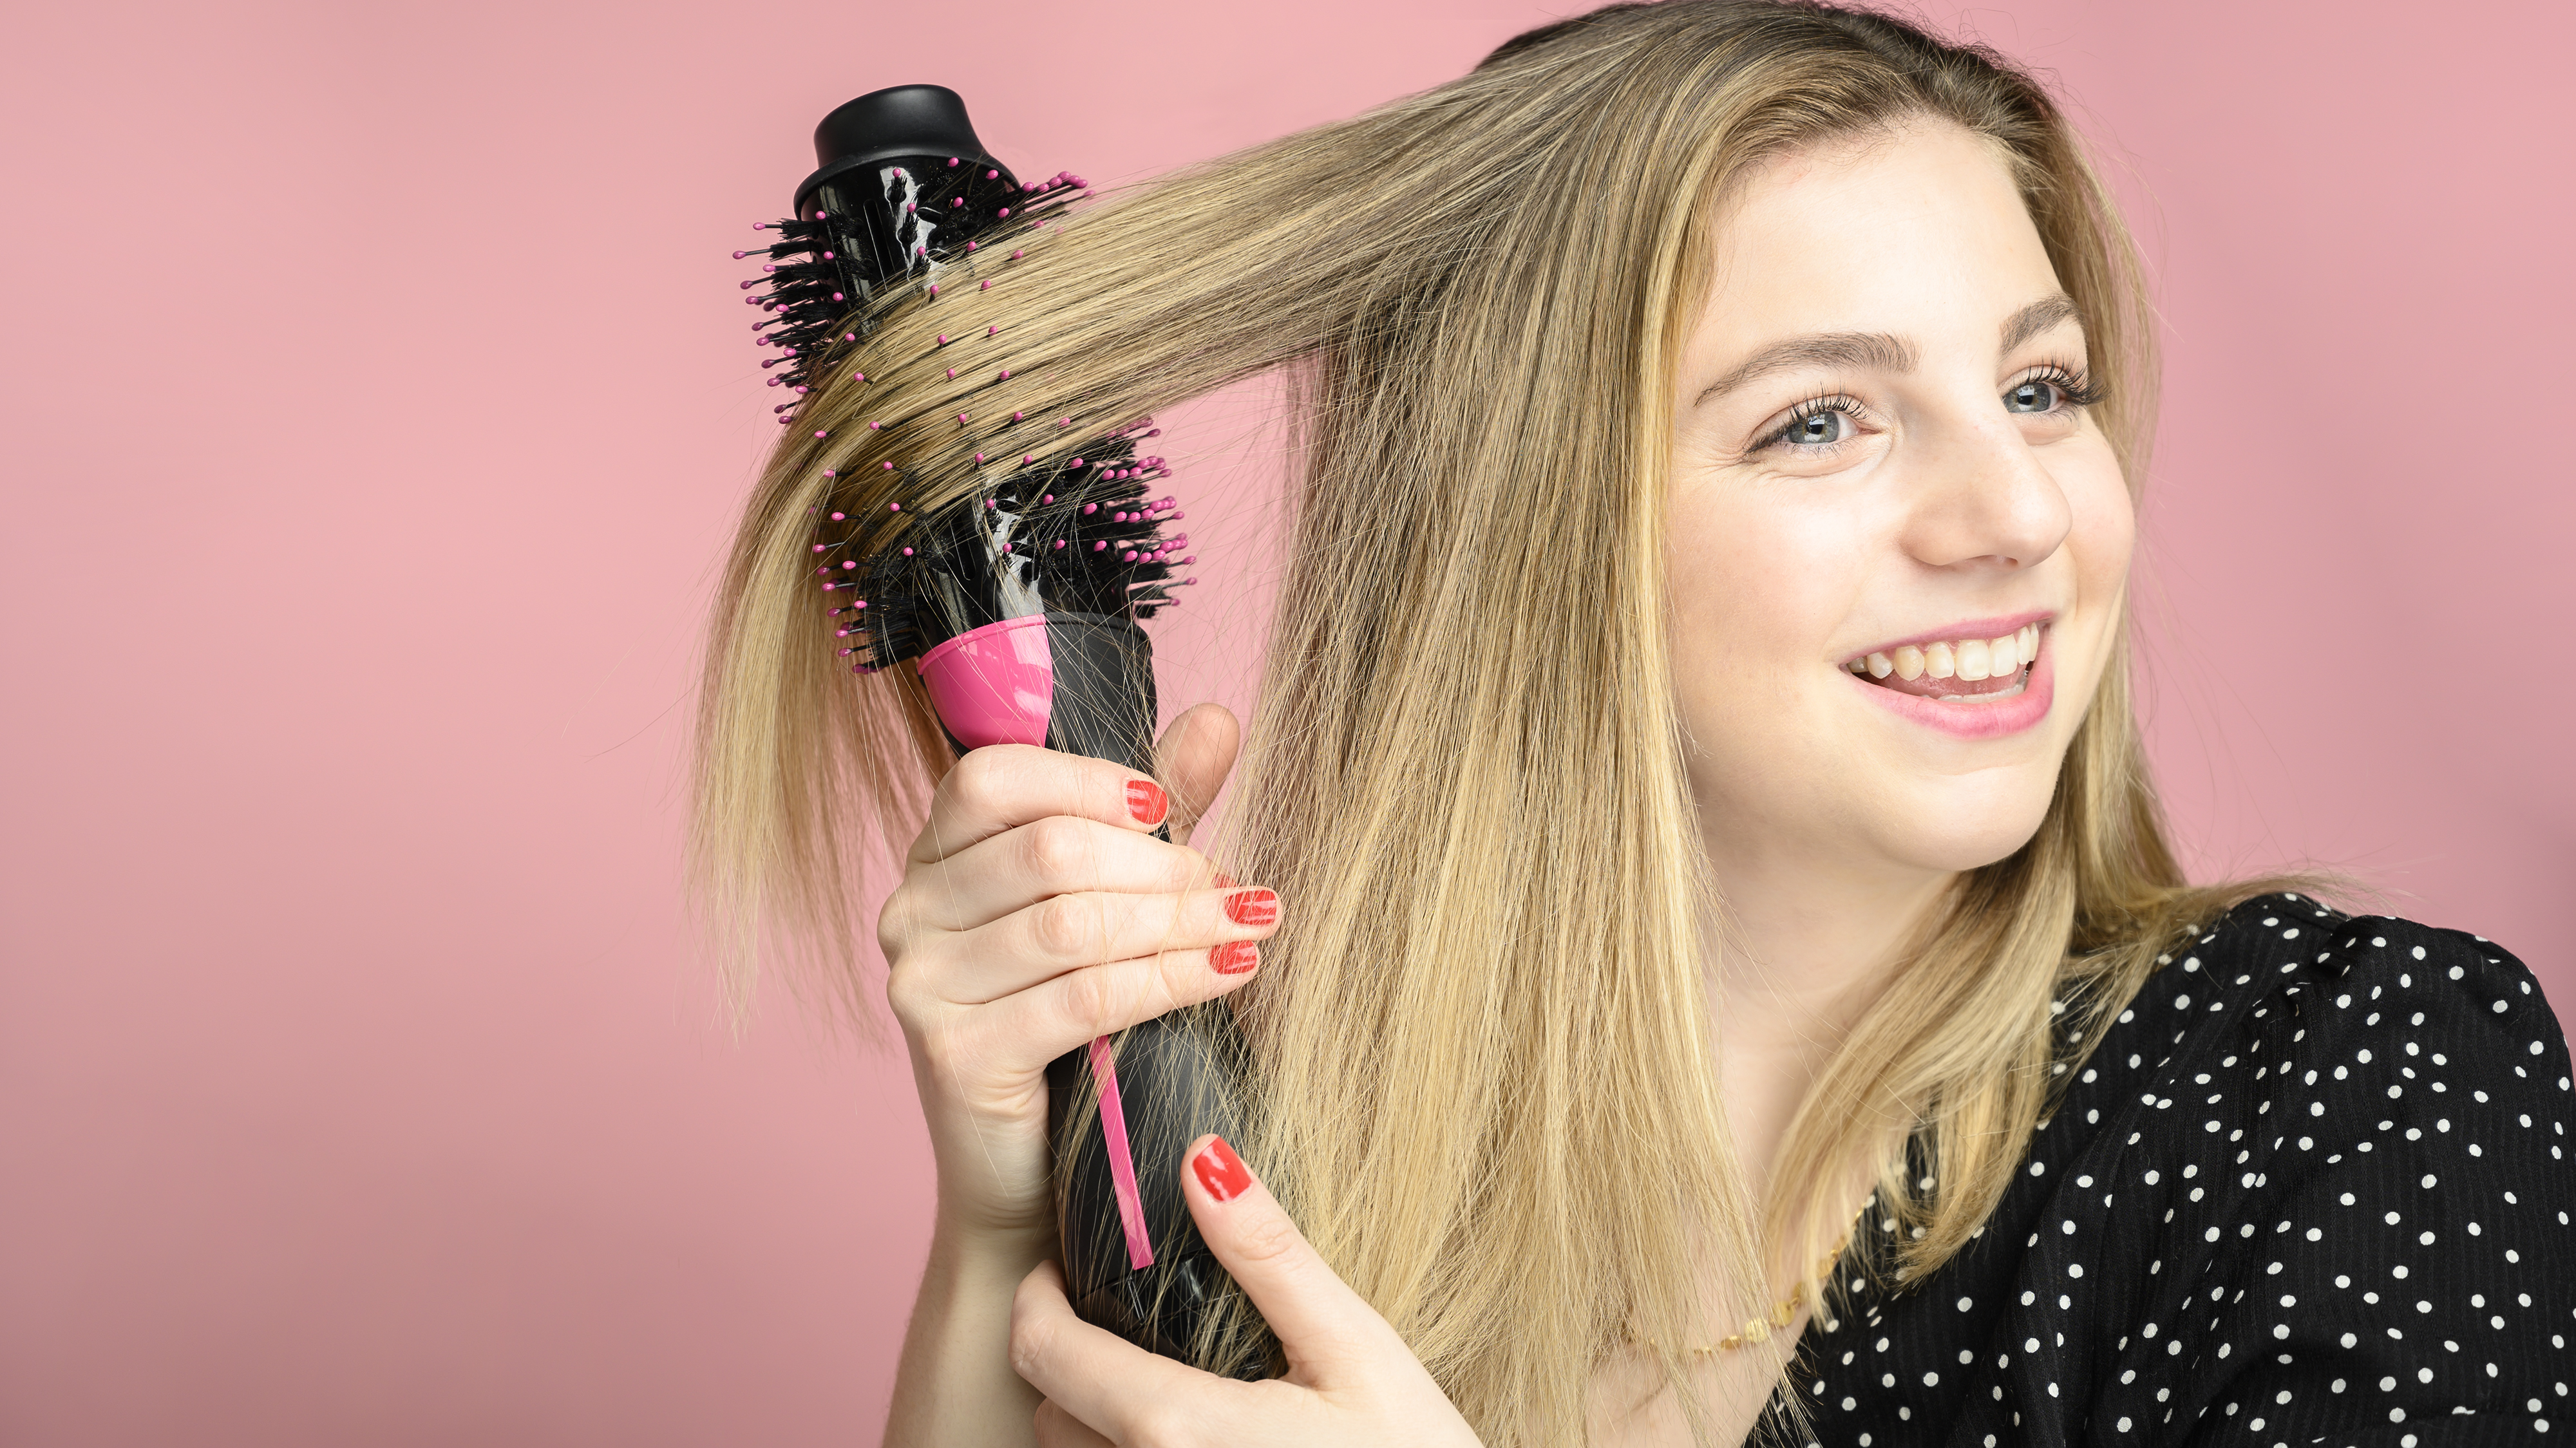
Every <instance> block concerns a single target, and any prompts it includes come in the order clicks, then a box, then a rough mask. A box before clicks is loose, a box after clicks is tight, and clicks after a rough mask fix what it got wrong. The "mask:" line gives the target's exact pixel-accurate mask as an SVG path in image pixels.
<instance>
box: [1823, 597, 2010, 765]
mask: <svg viewBox="0 0 2576 1448" xmlns="http://www.w3.org/2000/svg"><path fill="white" fill-rule="evenodd" d="M2046 617H2048V615H2046V614H2032V615H2029V616H2027V617H2025V618H2024V619H2023V620H2022V622H2023V623H2033V622H2037V621H2039V620H2041V619H2045V618H2046ZM2019 627H2021V624H2017V623H2013V622H2010V621H2009V620H2007V621H2003V622H2000V623H1998V622H1995V621H1992V620H1984V619H1981V620H1978V621H1976V622H1974V623H1971V624H1969V625H1967V632H1965V633H1955V634H1926V635H1924V638H1925V639H1926V640H1928V641H1938V640H1941V639H1955V638H1995V637H2000V636H2001V635H2003V634H2006V633H2009V632H2011V631H2012V630H2013V629H2016V628H2019ZM1982 628H1992V629H1993V630H1994V632H1993V633H1991V634H1980V633H1978V632H1977V630H1978V629H1982ZM1909 642H1911V641H1910V640H1909ZM1886 647H1887V648H1891V649H1894V648H1903V647H1904V645H1903V644H1889V645H1887V646H1886ZM1873 652H1881V650H1873ZM1843 681H1844V682H1845V683H1847V684H1849V685H1850V686H1851V687H1853V688H1855V689H1858V690H1860V691H1861V692H1862V693H1864V694H1867V695H1869V696H1870V697H1871V698H1873V699H1876V700H1877V701H1878V702H1879V703H1880V704H1882V705H1884V706H1886V707H1887V708H1889V709H1893V710H1895V711H1896V713H1897V714H1899V715H1900V716H1902V717H1904V718H1907V719H1911V720H1913V721H1914V722H1915V723H1917V724H1921V725H1923V726H1924V727H1926V728H1930V729H1938V730H1940V731H1941V732H1942V733H1944V734H1947V735H1950V736H1952V737H1953V738H1957V739H2001V738H2003V737H2004V736H2005V735H2007V734H2019V733H2020V732H2022V731H2023V730H2025V729H2028V728H2031V727H2033V726H2035V725H2037V724H2038V723H2039V721H2040V720H2042V719H2045V718H2047V717H2048V707H2049V705H2051V704H2053V703H2055V702H2056V700H2057V650H2055V649H2053V648H2051V647H2049V636H2048V635H2047V634H2046V633H2042V634H2041V635H2040V636H2039V657H2038V658H2035V659H2033V660H2031V661H2030V678H2029V679H2028V680H2026V681H2024V682H2023V684H2022V686H2021V692H2020V693H2018V694H2015V695H2013V696H2012V697H2010V698H2007V699H1997V700H1996V701H1994V702H1993V703H1991V704H1945V703H1943V702H1942V701H1940V700H1938V699H1924V698H1919V697H1917V696H1915V695H1913V694H1900V693H1898V692H1896V691H1895V690H1894V689H1886V688H1881V687H1879V686H1878V685H1877V684H1874V683H1871V682H1870V681H1869V680H1867V679H1864V678H1862V677H1860V676H1859V675H1857V674H1853V673H1850V672H1845V673H1844V674H1843Z"/></svg>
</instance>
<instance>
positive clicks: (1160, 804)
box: [1127, 779, 1172, 825]
mask: <svg viewBox="0 0 2576 1448" xmlns="http://www.w3.org/2000/svg"><path fill="white" fill-rule="evenodd" d="M1127 812H1128V813H1129V814H1131V815H1134V816H1135V817H1136V818H1137V819H1139V820H1141V821H1143V822H1144V823H1146V824H1149V825H1158V824H1161V823H1162V822H1163V816H1165V815H1167V814H1170V813H1171V812H1172V802H1171V801H1170V800H1169V799H1167V798H1165V797H1164V795H1163V787H1162V786H1161V785H1159V784H1156V783H1155V782H1154V781H1152V780H1150V779H1131V780H1129V781H1127Z"/></svg>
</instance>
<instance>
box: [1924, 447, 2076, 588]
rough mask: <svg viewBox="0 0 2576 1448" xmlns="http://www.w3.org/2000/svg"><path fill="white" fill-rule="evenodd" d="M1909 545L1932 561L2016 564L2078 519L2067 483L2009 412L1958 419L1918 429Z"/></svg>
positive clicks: (2043, 552) (2046, 547) (2053, 547)
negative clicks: (2068, 498) (2052, 473)
mask: <svg viewBox="0 0 2576 1448" xmlns="http://www.w3.org/2000/svg"><path fill="white" fill-rule="evenodd" d="M1915 461H1916V467H1915V468H1914V469H1911V470H1909V471H1911V472H1912V473H1913V474H1914V476H1913V478H1912V479H1911V486H1910V487H1909V488H1908V489H1907V491H1908V494H1909V495H1910V501H1911V504H1912V507H1911V510H1910V516H1909V517H1908V518H1907V520H1906V528H1905V544H1906V551H1907V552H1909V553H1911V554H1913V555H1914V557H1916V558H1917V559H1919V560H1921V561H1922V562H1923V563H1925V564H1926V565H1928V566H1930V567H1934V568H1971V569H1973V568H1994V569H2002V570H2019V569H2023V568H2028V567H2031V566H2032V565H2034V564H2036V563H2038V562H2040V561H2041V560H2042V559H2044V558H2047V557H2048V556H2049V555H2051V554H2053V553H2055V552H2056V551H2057V549H2058V547H2059V545H2060V544H2062V543H2064V542H2065V541H2066V533H2067V530H2068V529H2069V528H2070V527H2072V526H2073V524H2074V510H2073V509H2072V508H2071V507H2069V506H2068V504H2067V501H2066V493H2065V490H2064V489H2062V488H2060V487H2059V486H2058V485H2057V480H2056V479H2055V478H2053V477H2051V476H2050V475H2049V472H2048V469H2047V468H2046V467H2045V466H2043V465H2042V464H2041V462H2040V460H2039V457H2038V455H2037V454H2036V453H2035V452H2033V451H2032V449H2031V446H2030V444H2029V443H2028V442H2027V441H2026V440H2024V439H2023V437H2022V435H2021V430H2020V429H2019V428H2018V427H2016V426H2014V425H2013V423H2012V421H2011V419H2010V418H2008V417H2005V416H2002V415H2000V414H1998V415H1995V416H1992V417H1982V418H1974V419H1967V418H1962V419H1959V420H1958V421H1957V422H1956V423H1954V424H1951V425H1944V426H1938V427H1936V428H1934V429H1932V430H1931V431H1930V432H1929V433H1928V435H1927V434H1918V435H1917V450H1916V458H1915Z"/></svg>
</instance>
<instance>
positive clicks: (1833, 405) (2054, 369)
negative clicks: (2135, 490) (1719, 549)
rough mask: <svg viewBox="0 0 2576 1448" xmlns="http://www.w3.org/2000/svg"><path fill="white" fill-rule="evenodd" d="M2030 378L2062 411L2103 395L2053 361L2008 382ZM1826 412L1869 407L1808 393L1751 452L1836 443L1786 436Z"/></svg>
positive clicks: (1853, 412)
mask: <svg viewBox="0 0 2576 1448" xmlns="http://www.w3.org/2000/svg"><path fill="white" fill-rule="evenodd" d="M2033 382H2045V383H2047V384H2049V385H2050V386H2052V387H2054V388H2056V389H2057V391H2058V395H2059V398H2060V399H2061V400H2062V401H2063V402H2064V404H2065V408H2064V410H2066V411H2074V410H2077V409H2081V408H2086V407H2091V406H2093V405H2095V404H2097V403H2099V402H2100V401H2101V400H2102V398H2103V396H2104V392H2103V389H2102V388H2101V387H2100V386H2098V385H2097V384H2095V382H2094V381H2093V379H2092V377H2091V375H2090V374H2088V373H2085V372H2082V371H2078V370H2076V369H2074V368H2071V367H2062V366H2059V365H2058V364H2057V363H2054V362H2048V363H2043V364H2041V365H2040V366H2038V367H2036V368H2033V369H2032V370H2031V371H2029V372H2027V373H2024V374H2023V375H2022V376H2021V377H2019V378H2017V379H2015V380H2014V382H2013V384H2012V385H2013V387H2021V386H2025V385H2027V384H2029V383H2033ZM2004 390H2005V391H2007V392H2009V391H2011V390H2012V388H2010V387H2008V388H2006V389H2004ZM1828 412H1839V413H1841V414H1843V415H1844V416H1846V417H1850V418H1854V419H1858V418H1864V417H1867V416H1868V415H1869V408H1868V406H1867V405H1866V404H1865V403H1863V402H1862V401H1861V400H1860V399H1859V398H1857V397H1854V396H1852V395H1851V394H1850V393H1847V392H1832V393H1827V394H1826V395H1824V396H1822V397H1810V398H1808V399H1807V400H1806V401H1804V402H1801V403H1799V404H1798V405H1797V406H1795V407H1792V408H1790V409H1789V416H1788V419H1787V420H1786V421H1784V422H1782V423H1781V424H1780V425H1779V426H1778V427H1776V428H1774V429H1772V430H1771V432H1770V434H1769V435H1768V436H1766V437H1764V438H1763V439H1762V440H1761V441H1759V442H1757V443H1755V444H1754V445H1753V449H1752V450H1753V452H1757V453H1759V452H1767V451H1769V450H1770V449H1772V448H1775V447H1781V446H1788V447H1802V446H1803V447H1834V446H1837V445H1838V444H1836V443H1803V444H1802V443H1797V442H1792V441H1791V440H1790V434H1792V433H1794V432H1796V431H1797V430H1798V429H1799V427H1800V426H1802V425H1803V424H1805V423H1806V422H1808V421H1809V420H1810V419H1813V418H1817V417H1821V416H1823V415H1824V414H1826V413H1828Z"/></svg>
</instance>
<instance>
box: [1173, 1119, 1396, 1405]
mask: <svg viewBox="0 0 2576 1448" xmlns="http://www.w3.org/2000/svg"><path fill="white" fill-rule="evenodd" d="M1181 1192H1182V1194H1183V1195H1184V1196H1186V1197H1187V1198H1188V1199H1189V1204H1190V1215H1191V1216H1193V1217H1195V1218H1197V1219H1198V1224H1199V1235H1200V1236H1201V1237H1202V1238H1204V1239H1206V1241H1207V1244H1208V1248H1209V1250H1211V1251H1213V1252H1215V1253H1216V1259H1217V1261H1219V1262H1221V1263H1224V1264H1225V1270H1226V1271H1227V1272H1229V1273H1231V1274H1233V1276H1234V1280H1235V1282H1236V1284H1237V1285H1238V1286H1240V1287H1242V1288H1243V1291H1244V1295H1245V1296H1247V1297H1249V1298H1251V1299H1252V1305H1253V1306H1255V1307H1257V1308H1259V1309H1261V1316H1262V1318H1263V1319H1264V1320H1266V1321H1267V1322H1268V1323H1269V1324H1270V1330H1271V1331H1273V1332H1275V1333H1277V1334H1279V1345H1280V1346H1281V1347H1282V1348H1283V1349H1285V1350H1286V1351H1287V1354H1288V1361H1289V1363H1290V1365H1291V1366H1292V1367H1293V1368H1295V1369H1297V1370H1298V1371H1299V1375H1300V1378H1301V1380H1303V1381H1306V1382H1308V1383H1309V1384H1310V1385H1312V1386H1314V1387H1317V1388H1329V1387H1331V1386H1333V1385H1334V1384H1335V1383H1337V1382H1340V1381H1344V1380H1346V1379H1347V1378H1349V1377H1350V1376H1351V1375H1352V1374H1353V1373H1354V1372H1356V1371H1357V1370H1359V1369H1361V1368H1364V1367H1366V1366H1367V1365H1368V1364H1370V1363H1372V1362H1383V1361H1386V1360H1388V1358H1389V1355H1390V1354H1392V1355H1394V1358H1395V1359H1396V1360H1407V1359H1410V1358H1411V1356H1412V1352H1411V1350H1410V1349H1409V1348H1407V1347H1406V1346H1405V1345H1404V1341H1403V1339H1401V1338H1399V1337H1398V1336H1396V1332H1395V1329H1394V1328H1391V1327H1389V1326H1387V1324H1386V1319H1385V1318H1383V1317H1380V1316H1378V1314H1377V1309H1375V1308H1373V1307H1371V1306H1369V1305H1368V1303H1367V1302H1365V1301H1363V1300H1362V1299H1361V1297H1360V1295H1359V1294H1358V1293H1356V1292H1353V1291H1352V1290H1351V1289H1350V1285H1349V1284H1348V1283H1346V1282H1344V1281H1342V1279H1341V1277H1340V1276H1339V1275H1337V1274H1336V1273H1335V1272H1334V1271H1333V1269H1332V1268H1331V1266H1329V1265H1328V1264H1326V1262H1325V1261H1324V1259H1323V1257H1322V1256H1321V1255H1319V1254H1318V1253H1317V1252H1316V1251H1315V1248H1314V1245H1313V1244H1312V1243H1310V1242H1308V1241H1307V1240H1306V1234H1305V1233H1303V1232H1300V1231H1298V1230H1297V1224H1296V1223H1294V1222H1292V1221H1290V1220H1288V1213H1287V1212H1286V1211H1285V1210H1283V1209H1282V1208H1281V1207H1280V1205H1279V1201H1278V1199H1277V1198H1275V1197H1273V1196H1271V1195H1270V1189H1269V1188H1267V1187H1265V1186H1263V1185H1262V1184H1261V1182H1260V1181H1259V1179H1257V1178H1255V1177H1254V1176H1253V1174H1252V1169H1251V1168H1250V1167H1247V1166H1245V1165H1244V1164H1243V1160H1242V1158H1240V1157H1238V1156H1236V1155H1235V1154H1234V1148H1232V1147H1230V1146H1228V1145H1226V1142H1225V1139H1224V1138H1223V1137H1220V1136H1203V1137H1200V1138H1199V1139H1198V1140H1197V1141H1196V1142H1194V1143H1192V1144H1191V1147H1190V1153H1189V1156H1188V1157H1187V1159H1186V1165H1184V1167H1183V1168H1182V1171H1181Z"/></svg>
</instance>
